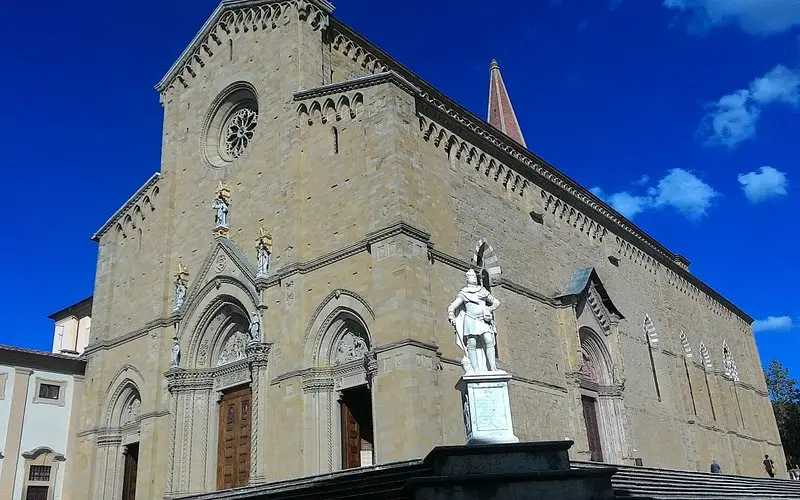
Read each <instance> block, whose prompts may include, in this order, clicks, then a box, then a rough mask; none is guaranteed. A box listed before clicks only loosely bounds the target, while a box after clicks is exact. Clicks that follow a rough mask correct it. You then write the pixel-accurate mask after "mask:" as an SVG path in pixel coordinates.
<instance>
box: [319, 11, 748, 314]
mask: <svg viewBox="0 0 800 500" xmlns="http://www.w3.org/2000/svg"><path fill="white" fill-rule="evenodd" d="M330 23H331V29H334V30H336V31H338V32H340V33H342V34H344V35H345V36H347V37H350V38H352V39H353V40H355V41H356V42H357V43H359V44H361V45H362V46H364V48H365V49H368V50H369V51H371V52H372V53H373V54H374V56H375V57H377V58H378V59H379V60H381V62H383V63H385V64H388V67H389V69H391V70H392V71H396V72H397V73H398V74H399V75H401V76H402V77H403V78H404V79H405V80H407V81H409V82H410V83H411V86H413V87H416V88H419V89H420V90H419V98H420V100H421V101H422V104H423V106H422V109H423V110H425V109H427V110H430V111H431V113H430V114H431V115H438V119H439V121H440V122H442V123H444V124H446V126H447V127H451V128H456V129H458V130H459V133H461V134H462V135H464V136H465V137H466V138H468V139H470V140H474V141H476V142H477V143H478V144H480V145H481V146H482V147H486V146H488V148H486V149H487V152H491V153H492V154H493V155H494V156H496V157H497V158H498V159H503V160H505V161H506V163H507V165H508V166H509V167H512V168H513V169H514V170H516V171H518V173H520V174H523V175H524V176H525V177H527V178H531V177H535V178H536V179H537V181H538V182H537V183H538V184H540V185H543V186H546V187H547V189H549V190H552V191H553V192H554V193H556V194H559V195H560V196H564V197H565V198H568V199H569V200H570V202H571V203H573V204H576V205H579V206H583V207H586V208H587V209H588V210H589V211H590V212H591V213H592V214H594V215H595V216H597V217H598V218H600V219H603V220H604V221H605V222H606V223H607V224H608V225H609V226H611V227H615V228H616V229H617V231H615V234H617V235H618V236H620V237H622V238H624V239H626V240H628V241H631V242H632V243H635V244H636V245H637V246H639V247H641V248H642V249H643V250H644V251H645V252H647V253H648V254H649V255H650V256H651V257H653V258H655V259H657V260H658V262H660V263H661V264H662V265H664V266H665V267H667V268H668V269H669V270H670V271H672V272H674V273H675V274H677V275H678V276H681V277H683V278H684V279H686V280H687V281H689V282H691V283H692V284H693V285H695V286H697V287H698V288H699V289H701V290H702V291H703V292H705V293H706V294H708V295H709V296H711V297H713V298H714V299H716V300H718V301H719V302H720V303H722V304H723V305H725V307H727V308H728V309H730V310H731V311H732V312H733V313H735V314H736V315H737V316H739V317H740V318H741V319H742V320H744V321H745V322H748V323H752V322H753V319H752V318H751V317H750V316H748V315H747V314H745V313H744V312H743V311H742V310H741V309H739V308H738V307H737V306H736V305H734V304H733V303H732V302H730V301H729V300H728V299H726V298H725V297H723V296H722V295H720V294H719V293H718V292H717V291H716V290H714V289H713V288H711V287H710V286H708V285H707V284H705V283H704V282H702V281H701V280H699V279H698V278H696V277H695V276H694V275H692V274H691V273H690V272H689V271H688V270H686V269H685V268H684V267H682V265H681V264H680V262H683V261H685V258H683V257H680V258H679V256H678V255H677V254H674V253H672V252H671V251H669V250H668V249H667V248H666V247H664V246H663V245H661V244H660V243H658V241H656V240H655V239H654V238H653V237H651V236H650V235H648V234H647V233H646V232H644V231H643V230H642V229H641V228H639V227H638V226H636V224H634V223H632V222H631V221H629V220H628V219H626V218H625V217H623V216H622V215H621V214H620V213H619V212H617V211H616V210H614V209H613V208H611V207H610V206H609V205H607V204H606V203H605V202H603V201H602V200H601V199H600V198H598V197H597V196H595V195H594V194H592V193H591V192H589V191H588V190H587V189H585V188H583V187H582V186H580V185H579V184H578V183H577V182H575V181H574V180H572V179H571V178H570V177H569V176H567V175H566V174H564V173H563V172H561V171H559V170H558V169H557V168H555V167H554V166H552V165H550V164H549V163H547V162H546V161H544V160H543V159H542V158H540V157H539V156H538V155H536V154H535V153H533V152H532V151H530V150H528V149H526V148H524V147H522V146H520V145H518V144H517V143H516V142H514V141H513V140H512V139H510V138H508V137H507V136H505V134H503V133H502V132H501V131H499V130H497V129H496V128H494V127H492V126H491V125H490V124H488V123H487V122H486V121H484V120H482V119H480V118H478V117H477V116H476V115H474V114H473V113H472V112H471V111H469V110H467V109H466V108H464V107H463V106H461V105H460V104H458V103H456V102H455V101H453V100H451V99H450V98H449V97H447V96H446V95H444V94H443V93H442V92H440V91H439V90H437V89H436V88H435V87H434V86H433V85H431V84H429V83H428V82H426V81H425V80H423V79H422V78H420V77H419V76H417V75H416V74H414V73H413V72H412V71H410V70H409V69H407V68H406V67H404V66H403V65H402V64H400V63H398V62H397V61H396V60H394V59H393V58H392V57H391V56H389V55H388V54H386V53H385V52H383V51H382V50H381V49H379V48H378V47H376V46H375V45H374V44H372V43H371V42H369V41H368V40H367V39H366V38H364V37H363V36H361V35H360V34H359V33H357V32H356V31H354V30H353V29H351V28H350V27H348V26H346V25H345V24H343V23H342V22H341V21H338V20H337V19H335V18H333V17H332V18H331V21H330ZM509 160H510V161H509ZM679 261H680V262H679Z"/></svg>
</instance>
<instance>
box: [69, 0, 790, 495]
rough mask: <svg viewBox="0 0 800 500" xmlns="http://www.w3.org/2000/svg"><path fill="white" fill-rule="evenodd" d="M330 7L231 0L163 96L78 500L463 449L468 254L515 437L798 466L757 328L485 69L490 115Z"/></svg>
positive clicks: (98, 298)
mask: <svg viewBox="0 0 800 500" xmlns="http://www.w3.org/2000/svg"><path fill="white" fill-rule="evenodd" d="M332 9H333V7H332V6H331V5H330V4H329V3H327V2H326V1H325V0H281V1H276V0H228V1H225V2H222V3H221V4H220V6H219V7H218V8H217V9H216V10H215V12H214V13H213V14H212V15H211V17H210V18H209V19H208V21H207V22H206V23H205V24H204V26H203V27H202V28H201V30H200V32H199V33H198V34H197V36H196V37H195V39H194V40H192V42H191V44H190V45H189V46H188V47H187V49H186V50H185V51H184V53H183V54H182V55H181V56H180V58H179V59H178V60H177V62H176V63H175V64H174V65H173V67H172V68H171V69H170V70H169V72H168V73H167V74H166V76H165V77H164V78H163V79H162V81H161V82H160V83H159V84H158V86H157V90H158V92H159V94H160V97H161V102H162V105H163V108H164V124H163V151H162V162H161V168H160V171H159V172H158V173H156V174H154V175H153V176H152V177H151V178H150V179H149V180H148V181H147V182H146V183H145V184H144V185H143V186H142V188H141V189H140V190H138V191H137V192H136V193H135V194H134V195H133V196H132V197H131V198H130V200H129V201H128V202H127V203H126V204H125V205H124V206H123V207H122V208H120V210H119V211H118V212H117V213H115V214H114V215H113V216H112V217H111V219H109V221H108V222H107V223H106V224H105V225H104V226H103V227H102V228H101V229H100V230H99V231H98V232H97V233H96V234H95V236H94V239H95V240H96V241H97V242H98V244H99V250H98V265H97V277H96V285H95V294H94V303H93V310H92V328H91V334H90V336H91V338H90V340H89V345H88V348H87V350H86V354H85V357H86V360H87V366H86V376H85V382H84V397H83V403H82V406H81V410H80V411H81V414H80V416H79V418H78V419H77V420H78V424H77V429H76V432H77V438H76V445H75V446H74V448H73V449H71V450H69V452H70V454H69V456H68V460H67V464H66V467H67V474H68V475H69V476H70V481H69V482H70V485H69V487H68V491H67V492H66V498H70V499H72V500H78V499H84V498H92V499H109V500H112V499H113V500H117V499H120V498H122V499H125V500H132V499H134V498H136V497H138V498H140V499H141V498H164V497H175V496H179V495H182V494H187V493H196V492H207V491H215V490H221V489H227V488H231V487H236V486H241V485H245V484H257V483H264V482H270V481H275V480H280V479H286V478H293V477H300V476H307V475H313V474H320V473H325V472H329V471H335V470H340V469H345V468H351V467H359V466H366V465H371V464H381V463H388V462H393V461H399V460H405V459H411V458H418V457H422V456H424V455H426V454H427V453H428V452H429V451H430V449H431V448H433V447H434V446H437V445H442V444H463V443H464V439H465V429H464V423H463V419H462V407H461V397H460V394H459V392H458V391H457V390H456V385H457V384H458V381H459V378H460V377H461V375H462V373H463V370H462V365H461V362H462V357H463V352H462V351H461V350H460V349H459V347H458V346H457V345H456V343H455V342H454V335H453V327H452V326H451V324H450V323H449V322H448V316H447V307H448V305H449V304H450V302H451V301H452V299H453V296H454V294H455V293H456V292H457V291H458V290H459V289H460V288H461V287H462V286H463V284H464V276H465V272H466V271H467V270H468V269H473V270H475V271H476V272H477V273H478V274H479V276H480V279H481V281H482V284H483V285H484V286H485V287H486V288H488V289H490V291H491V294H492V296H493V297H495V298H497V300H499V302H500V304H501V306H500V307H499V308H498V309H497V311H496V312H495V319H496V325H497V331H498V334H497V342H496V346H495V354H496V358H497V363H498V365H499V367H500V368H501V369H503V370H506V371H507V372H509V373H510V374H512V375H513V379H512V381H511V382H510V383H509V390H510V402H511V411H512V416H513V422H514V433H515V434H516V436H518V437H519V438H520V439H521V440H562V439H565V438H567V439H572V440H574V441H575V443H576V444H575V446H574V447H573V449H572V451H571V452H572V458H573V459H578V460H594V461H602V462H609V463H620V464H635V463H639V464H644V465H647V466H655V467H670V468H680V469H695V470H696V469H700V470H705V469H706V468H707V466H708V464H709V463H710V462H711V459H712V458H716V459H717V460H719V461H720V462H721V463H723V464H725V468H726V471H730V472H737V473H741V474H754V475H756V474H759V473H760V459H759V457H763V455H764V454H770V455H771V456H776V457H780V456H782V449H781V444H780V438H779V436H778V431H777V428H776V424H775V419H774V416H773V413H772V408H771V405H770V401H769V397H768V394H767V389H766V384H765V381H764V376H763V372H762V370H761V364H760V361H759V356H758V352H757V350H756V345H755V341H754V338H753V333H752V328H751V323H752V320H751V318H750V317H749V316H747V315H746V314H745V313H744V312H742V311H741V310H740V309H739V308H737V307H736V306H735V305H734V304H732V303H731V302H729V301H728V300H726V299H725V298H724V297H722V296H721V295H720V294H718V293H717V292H715V291H714V290H713V289H712V288H711V287H709V286H708V285H706V284H705V283H703V282H701V281H700V280H699V279H697V278H696V277H694V276H693V275H692V274H691V272H690V270H689V262H688V261H687V260H686V259H685V258H683V257H681V256H679V255H676V254H674V253H672V252H671V251H669V250H668V249H666V248H665V247H663V246H662V245H661V244H659V243H658V242H657V241H655V240H654V239H653V238H652V237H650V236H648V235H647V234H646V233H644V232H643V231H642V230H641V229H640V228H638V227H637V226H635V225H634V224H633V223H631V222H630V221H628V220H626V219H625V218H624V217H622V216H621V215H619V214H618V213H616V212H615V211H614V210H613V209H611V208H610V207H608V206H607V205H606V204H604V203H603V202H602V201H600V200H599V199H598V198H596V197H595V196H593V195H592V194H591V193H589V192H588V191H587V190H586V189H584V188H583V187H581V186H579V185H577V184H576V183H575V182H574V181H572V180H571V179H570V178H569V177H567V176H566V175H564V174H563V173H561V172H560V171H558V170H557V169H556V168H555V167H553V166H551V165H550V164H548V163H547V162H546V161H544V160H543V159H541V158H539V157H538V156H537V155H535V154H534V153H532V152H531V151H530V150H528V149H527V147H526V146H525V141H524V139H523V136H522V131H521V130H520V128H519V124H518V123H517V120H516V117H515V116H514V112H513V108H512V107H511V101H510V99H509V96H508V92H506V88H505V84H504V82H503V80H502V77H501V75H500V70H499V67H498V66H497V64H496V63H493V64H492V66H491V72H490V74H491V85H490V88H491V90H490V103H489V120H488V123H487V121H484V120H482V119H480V118H478V117H476V116H475V115H473V114H472V113H470V112H469V111H467V110H466V109H464V108H463V107H461V106H459V105H458V104H456V103H455V102H453V101H452V100H450V99H449V98H447V97H446V96H445V95H443V94H442V93H441V92H440V91H438V90H436V89H435V88H433V87H432V86H431V85H429V84H428V83H426V82H425V81H423V80H422V79H420V78H419V77H417V76H416V75H414V74H413V73H411V72H410V71H409V70H407V69H406V68H404V67H403V66H402V65H401V64H399V63H398V62H396V61H395V60H393V59H392V58H391V57H390V56H388V55H387V54H385V53H384V52H382V51H381V50H380V49H378V48H377V47H375V46H374V45H373V44H371V43H370V42H369V41H367V40H365V39H364V38H363V37H362V36H360V35H359V34H358V33H356V32H355V31H353V30H352V29H350V28H348V27H347V26H345V25H344V24H342V23H341V22H339V21H338V20H336V19H335V18H334V17H333V15H332ZM70 489H71V491H70Z"/></svg>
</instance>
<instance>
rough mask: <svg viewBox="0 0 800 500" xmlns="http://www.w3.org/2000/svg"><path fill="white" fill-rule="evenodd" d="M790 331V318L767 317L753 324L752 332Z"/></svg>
mask: <svg viewBox="0 0 800 500" xmlns="http://www.w3.org/2000/svg"><path fill="white" fill-rule="evenodd" d="M791 329H792V318H791V317H789V316H768V317H767V318H766V319H757V320H755V321H754V322H753V331H754V332H770V331H779V330H780V331H786V330H791Z"/></svg>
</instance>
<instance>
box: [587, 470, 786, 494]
mask: <svg viewBox="0 0 800 500" xmlns="http://www.w3.org/2000/svg"><path fill="white" fill-rule="evenodd" d="M571 465H572V467H574V468H593V467H602V466H605V464H596V463H591V462H572V464H571ZM616 467H617V473H616V474H615V475H614V476H613V477H612V479H611V482H612V485H613V487H614V493H615V495H616V497H617V499H618V500H622V499H626V500H627V499H643V498H647V499H654V500H677V499H689V498H691V499H698V500H723V499H724V500H732V499H738V498H748V499H755V500H759V499H800V482H798V481H789V480H786V479H771V478H758V477H746V476H731V475H724V474H711V473H708V472H694V471H681V470H674V469H655V468H650V467H632V466H616Z"/></svg>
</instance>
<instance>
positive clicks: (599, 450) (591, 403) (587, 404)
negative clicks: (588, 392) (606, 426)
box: [581, 396, 603, 462]
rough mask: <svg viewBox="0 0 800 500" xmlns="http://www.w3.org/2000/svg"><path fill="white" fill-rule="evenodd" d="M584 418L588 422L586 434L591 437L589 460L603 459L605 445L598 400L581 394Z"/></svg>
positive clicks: (598, 460)
mask: <svg viewBox="0 0 800 500" xmlns="http://www.w3.org/2000/svg"><path fill="white" fill-rule="evenodd" d="M581 403H582V404H583V419H584V421H585V422H586V435H587V437H588V439H589V453H590V457H589V460H592V461H594V462H602V461H603V446H602V444H601V442H600V428H599V426H598V424H597V401H595V399H594V398H590V397H588V396H581Z"/></svg>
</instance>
